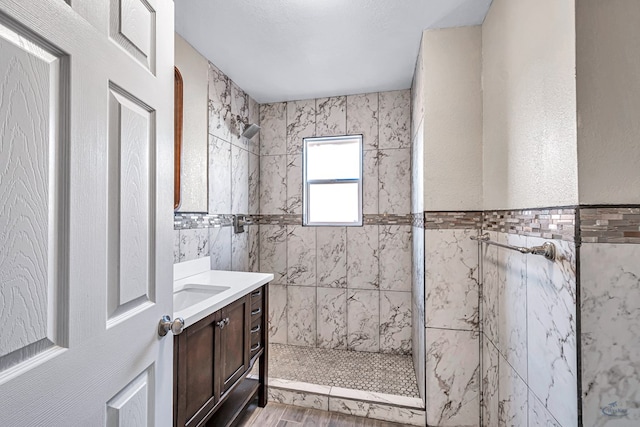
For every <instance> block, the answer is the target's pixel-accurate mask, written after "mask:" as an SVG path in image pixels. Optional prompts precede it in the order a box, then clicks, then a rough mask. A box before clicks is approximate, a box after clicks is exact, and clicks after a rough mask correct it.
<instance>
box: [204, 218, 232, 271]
mask: <svg viewBox="0 0 640 427" xmlns="http://www.w3.org/2000/svg"><path fill="white" fill-rule="evenodd" d="M208 230H209V238H210V239H211V268H212V269H213V270H231V264H232V262H231V253H232V243H231V234H232V233H233V227H221V228H220V227H215V228H209V229H208Z"/></svg>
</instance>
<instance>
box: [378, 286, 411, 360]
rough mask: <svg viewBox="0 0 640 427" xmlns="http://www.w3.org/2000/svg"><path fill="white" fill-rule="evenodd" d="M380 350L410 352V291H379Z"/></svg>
mask: <svg viewBox="0 0 640 427" xmlns="http://www.w3.org/2000/svg"><path fill="white" fill-rule="evenodd" d="M380 351H381V352H383V353H393V354H410V353H411V292H392V291H380Z"/></svg>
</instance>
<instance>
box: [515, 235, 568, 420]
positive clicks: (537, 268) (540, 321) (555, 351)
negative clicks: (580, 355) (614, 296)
mask: <svg viewBox="0 0 640 427" xmlns="http://www.w3.org/2000/svg"><path fill="white" fill-rule="evenodd" d="M543 243H544V240H543V239H540V238H535V237H527V246H538V245H542V244H543ZM554 243H555V245H556V250H557V256H556V260H555V261H554V262H551V261H549V260H547V259H545V258H544V257H541V256H529V258H527V325H528V327H527V345H528V384H529V387H530V388H531V390H532V391H533V392H534V393H535V394H536V395H537V396H538V397H539V398H540V400H541V401H542V402H543V403H545V405H546V407H547V409H548V410H549V412H550V413H551V414H552V415H553V416H554V418H555V419H556V420H558V422H559V423H560V424H561V425H562V426H563V427H572V426H577V418H578V408H577V367H576V364H577V354H576V258H575V244H574V243H571V242H564V241H554Z"/></svg>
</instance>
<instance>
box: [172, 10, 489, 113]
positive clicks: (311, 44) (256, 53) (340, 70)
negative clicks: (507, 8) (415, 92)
mask: <svg viewBox="0 0 640 427" xmlns="http://www.w3.org/2000/svg"><path fill="white" fill-rule="evenodd" d="M490 4H491V0H253V1H251V0H175V10H176V31H177V32H178V33H179V34H180V35H181V36H182V37H184V38H185V39H186V40H187V41H188V42H189V43H191V45H192V46H193V47H195V48H196V49H197V50H198V51H199V52H200V53H201V54H202V55H204V56H205V57H206V58H207V59H209V60H210V61H211V62H212V63H214V64H215V65H216V66H217V67H218V68H220V69H221V70H222V71H223V72H224V73H225V74H227V75H228V76H229V77H230V78H231V79H232V80H233V81H234V82H236V84H237V85H238V86H240V87H241V88H242V89H244V90H245V91H246V92H247V93H248V94H249V95H250V96H251V97H253V98H254V99H255V100H256V101H258V102H260V103H265V102H276V101H288V100H294V99H308V98H319V97H325V96H335V95H349V94H355V93H366V92H378V91H386V90H396V89H406V88H409V87H410V86H411V80H412V78H413V70H414V67H415V62H416V58H417V56H418V48H419V45H420V38H421V35H422V30H423V29H427V28H446V27H459V26H467V25H478V24H481V23H482V21H483V20H484V17H485V15H486V13H487V10H488V9H489V6H490Z"/></svg>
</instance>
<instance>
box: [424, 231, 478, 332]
mask: <svg viewBox="0 0 640 427" xmlns="http://www.w3.org/2000/svg"><path fill="white" fill-rule="evenodd" d="M476 234H477V230H425V238H424V239H425V294H426V303H425V313H426V317H427V326H429V327H436V328H451V329H464V330H476V329H478V279H477V277H478V244H477V242H475V241H473V240H471V239H470V237H471V236H472V235H476Z"/></svg>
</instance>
